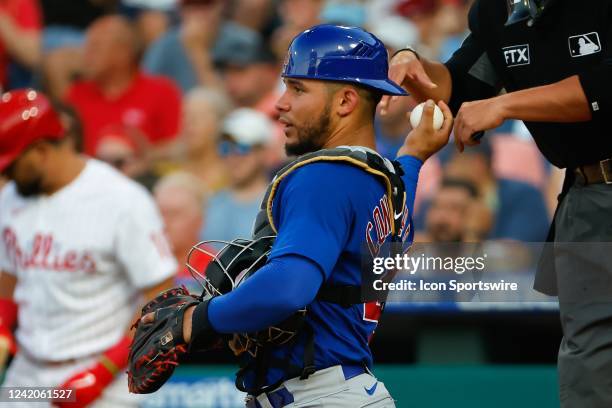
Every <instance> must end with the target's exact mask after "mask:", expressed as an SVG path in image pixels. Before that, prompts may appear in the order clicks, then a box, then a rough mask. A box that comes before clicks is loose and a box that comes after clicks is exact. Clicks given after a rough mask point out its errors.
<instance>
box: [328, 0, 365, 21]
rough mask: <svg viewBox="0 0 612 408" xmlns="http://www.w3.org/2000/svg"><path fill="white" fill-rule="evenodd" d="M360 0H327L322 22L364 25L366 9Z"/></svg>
mask: <svg viewBox="0 0 612 408" xmlns="http://www.w3.org/2000/svg"><path fill="white" fill-rule="evenodd" d="M363 3H364V2H363V1H359V0H327V1H326V2H325V5H324V6H323V9H322V10H321V22H323V23H329V24H340V25H347V26H355V27H363V26H364V25H365V22H366V9H365V5H364V4H363Z"/></svg>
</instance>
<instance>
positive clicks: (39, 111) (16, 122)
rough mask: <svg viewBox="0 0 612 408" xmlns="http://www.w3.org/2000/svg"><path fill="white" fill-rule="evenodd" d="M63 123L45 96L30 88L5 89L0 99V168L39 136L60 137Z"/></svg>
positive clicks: (39, 137) (5, 165)
mask: <svg viewBox="0 0 612 408" xmlns="http://www.w3.org/2000/svg"><path fill="white" fill-rule="evenodd" d="M63 136H64V127H63V126H62V123H61V122H60V118H59V115H58V114H57V112H55V110H54V109H53V107H52V106H51V102H49V99H47V97H46V96H45V95H43V94H42V93H40V92H38V91H35V90H33V89H17V90H14V91H11V92H6V93H4V94H3V95H2V98H1V99H0V172H2V171H4V170H5V169H6V168H7V167H8V166H9V165H10V164H11V163H12V162H13V161H14V160H15V159H16V158H17V157H18V156H19V155H20V154H21V153H22V152H23V151H24V150H25V149H26V148H27V147H28V146H30V145H31V144H32V143H34V142H36V141H37V140H41V139H60V138H62V137H63Z"/></svg>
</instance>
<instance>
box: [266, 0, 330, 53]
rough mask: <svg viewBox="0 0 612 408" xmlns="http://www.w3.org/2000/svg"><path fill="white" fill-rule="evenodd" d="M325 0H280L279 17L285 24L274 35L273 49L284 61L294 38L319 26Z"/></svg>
mask: <svg viewBox="0 0 612 408" xmlns="http://www.w3.org/2000/svg"><path fill="white" fill-rule="evenodd" d="M323 4H324V1H323V0H280V2H279V6H278V9H279V15H280V16H281V18H282V20H283V23H282V25H281V26H280V27H279V28H278V29H277V30H276V31H275V32H274V34H273V35H272V49H273V50H274V54H275V55H276V58H277V59H278V60H280V61H282V60H283V59H284V58H285V55H286V54H287V49H288V48H289V44H290V43H291V40H293V38H294V37H295V36H296V35H297V34H299V33H301V32H302V31H304V30H305V29H307V28H310V27H312V26H314V25H317V24H319V23H320V22H321V21H320V20H319V16H320V14H321V10H322V7H323Z"/></svg>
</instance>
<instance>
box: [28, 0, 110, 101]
mask: <svg viewBox="0 0 612 408" xmlns="http://www.w3.org/2000/svg"><path fill="white" fill-rule="evenodd" d="M40 4H41V6H42V10H43V16H44V25H45V26H44V30H43V39H42V44H43V45H42V48H43V57H44V58H43V67H42V68H43V79H44V81H45V83H46V88H47V90H48V92H49V93H50V94H51V95H52V96H53V97H54V98H55V99H61V98H63V97H64V95H65V93H66V90H67V89H68V87H69V86H70V84H71V82H72V81H73V80H74V79H75V77H76V76H77V75H79V74H80V73H81V70H82V68H83V58H82V46H83V43H84V41H85V30H86V29H87V27H89V25H90V24H91V23H92V22H93V21H95V20H96V19H97V18H99V17H101V16H102V15H104V14H107V13H110V12H113V11H114V10H115V9H116V5H117V1H116V0H40Z"/></svg>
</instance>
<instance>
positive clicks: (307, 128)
mask: <svg viewBox="0 0 612 408" xmlns="http://www.w3.org/2000/svg"><path fill="white" fill-rule="evenodd" d="M330 116H331V103H330V102H329V101H327V102H326V104H325V109H323V112H322V113H321V115H320V116H319V117H318V118H316V119H315V120H313V121H311V122H306V123H305V124H304V126H302V127H300V128H297V127H295V126H294V127H295V130H296V131H297V142H295V143H293V144H289V143H286V144H285V152H286V153H287V156H301V155H303V154H306V153H310V152H316V151H317V150H321V149H322V148H323V146H324V145H325V141H326V140H327V139H328V137H329V122H330Z"/></svg>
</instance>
